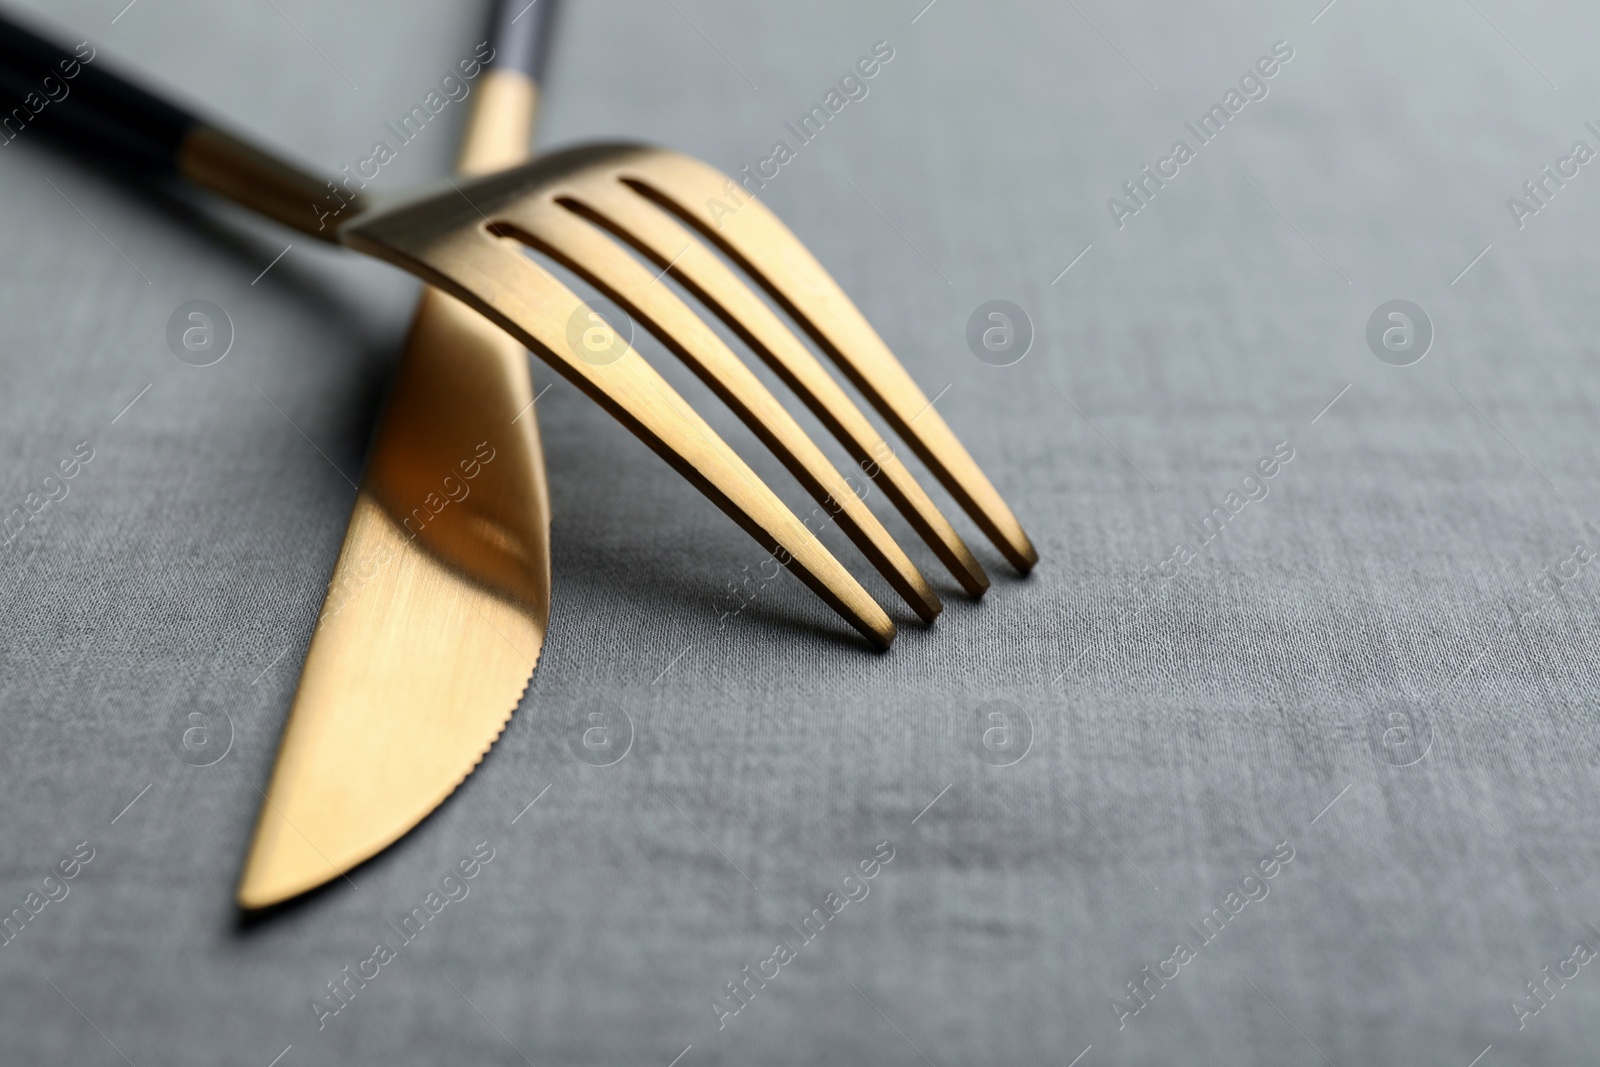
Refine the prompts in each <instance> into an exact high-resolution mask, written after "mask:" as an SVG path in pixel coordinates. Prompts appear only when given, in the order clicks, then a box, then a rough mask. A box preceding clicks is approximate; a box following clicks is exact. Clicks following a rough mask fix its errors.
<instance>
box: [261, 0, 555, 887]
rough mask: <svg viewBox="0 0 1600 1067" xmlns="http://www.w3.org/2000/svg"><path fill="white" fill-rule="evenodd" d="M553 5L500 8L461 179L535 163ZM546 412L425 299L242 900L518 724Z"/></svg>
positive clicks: (394, 830)
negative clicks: (541, 414) (541, 418)
mask: <svg viewBox="0 0 1600 1067" xmlns="http://www.w3.org/2000/svg"><path fill="white" fill-rule="evenodd" d="M554 5H555V0H536V3H535V4H532V5H526V6H524V5H523V4H520V3H516V2H514V0H500V2H498V3H497V4H496V9H495V16H494V22H493V25H494V32H493V33H492V35H491V42H492V45H493V47H494V48H495V53H494V55H493V58H492V59H491V60H490V62H489V65H488V66H487V67H486V69H485V70H484V71H483V72H482V74H481V76H480V78H479V79H478V84H477V85H476V86H475V87H474V89H473V92H474V94H475V95H476V97H477V99H476V101H475V102H474V104H473V107H472V111H471V117H470V118H469V120H468V125H467V131H466V136H465V141H464V144H463V147H462V151H461V156H460V160H459V163H458V170H459V171H461V172H462V173H464V174H477V173H484V172H487V171H493V170H498V169H501V168H504V167H508V166H512V165H514V164H516V163H519V162H522V161H524V160H525V159H526V158H527V157H528V155H529V148H528V146H529V142H530V140H531V137H532V129H533V124H534V115H535V112H536V110H537V103H538V92H539V90H538V75H539V73H540V70H539V68H540V65H541V62H542V57H543V54H544V45H545V43H546V42H547V40H548V27H549V24H550V14H551V8H553V7H554ZM519 8H520V12H518V11H517V9H519ZM519 23H522V24H520V25H519ZM536 419H537V416H536V414H535V411H534V396H533V392H532V383H531V380H530V376H529V371H528V359H527V354H526V353H525V352H524V350H523V349H522V346H521V345H519V344H517V343H516V342H515V341H513V340H511V338H509V337H508V336H507V335H506V334H504V333H503V332H502V331H500V330H498V329H496V328H495V327H494V326H492V325H491V324H490V323H488V322H487V321H486V320H485V319H483V318H482V317H481V316H480V315H478V314H477V313H476V312H474V311H472V310H471V309H469V308H467V307H466V306H465V305H464V304H461V303H459V302H457V301H456V300H455V299H453V298H451V297H449V296H446V295H445V294H443V293H441V292H438V291H437V290H433V289H425V290H424V291H423V294H422V297H421V300H420V303H419V305H418V308H417V312H416V315H415V318H414V319H413V322H412V326H411V332H410V334H409V336H408V338H407V342H406V347H405V353H404V355H403V357H402V360H401V364H400V368H399V370H398V372H397V374H396V377H395V381H394V384H393V386H392V389H391V393H390V397H389V400H388V404H387V406H386V409H385V411H384V413H383V416H382V419H381V421H380V423H379V427H378V431H377V433H376V435H375V437H374V440H373V445H372V452H371V458H370V459H369V460H368V465H367V469H366V472H365V474H364V475H363V478H362V483H361V487H360V489H359V491H358V492H357V495H356V502H355V507H354V510H353V512H352V514H351V518H350V525H349V527H348V528H347V530H346V532H345V539H344V544H343V546H342V547H341V548H340V551H339V558H338V562H337V563H336V564H335V565H334V572H333V577H332V579H331V580H330V581H329V585H328V594H327V596H326V598H325V599H324V601H323V606H322V611H321V613H320V615H319V618H318V622H317V626H316V629H315V631H314V633H313V635H312V639H311V644H310V648H309V649H308V651H307V653H306V659H305V665H304V667H303V668H302V670H301V675H300V684H299V688H298V689H297V691H296V693H295V698H294V702H293V704H292V706H291V708H290V712H289V719H288V724H287V726H286V727H285V730H284V734H283V740H282V743H281V746H280V748H279V753H278V759H277V763H276V765H275V766H274V768H273V772H272V776H271V780H270V783H269V785H268V787H267V789H266V791H265V792H264V793H263V795H262V799H263V803H262V807H261V814H260V817H259V820H258V822H257V825H256V831H255V837H254V840H253V842H252V844H251V847H250V851H249V854H248V856H247V858H246V861H245V865H244V870H243V872H242V874H241V877H240V881H239V887H238V892H237V900H238V903H239V905H240V906H241V907H243V908H246V909H257V908H264V907H269V906H271V905H274V904H278V903H281V902H283V901H285V900H288V899H290V898H292V897H295V896H298V895H299V894H301V893H303V892H305V891H307V890H309V889H312V888H315V887H316V886H318V885H321V884H323V883H324V882H327V881H329V880H331V879H334V878H337V877H339V876H341V875H344V874H346V872H348V871H349V870H351V869H352V868H353V867H355V866H357V865H358V864H360V863H362V862H363V861H365V860H367V859H370V858H371V857H372V856H374V855H376V854H377V853H379V852H381V851H382V850H383V849H385V848H387V847H388V846H389V845H390V844H392V843H394V842H395V841H396V840H398V839H399V838H400V837H402V836H404V835H405V834H406V833H407V832H408V831H409V830H411V829H412V828H413V827H414V826H416V825H417V824H418V823H419V822H421V821H422V820H423V819H424V818H426V817H427V815H428V814H429V813H430V812H432V811H433V810H434V809H435V808H436V807H438V806H439V804H440V803H442V802H443V801H444V799H445V798H446V797H448V796H449V795H450V794H451V793H452V792H454V791H455V789H456V788H457V787H458V786H459V785H460V784H461V783H462V782H463V781H464V780H465V779H466V777H467V775H469V774H471V773H472V771H473V770H474V769H475V768H476V767H477V765H478V763H479V762H480V761H481V760H482V759H483V757H484V755H485V754H486V753H487V752H488V750H489V748H490V746H492V745H493V744H494V742H495V740H496V739H497V738H498V737H499V736H500V733H501V731H502V730H503V729H504V728H505V725H506V723H507V722H508V721H509V720H510V718H511V714H512V712H513V711H514V710H515V709H516V707H517V704H518V703H519V702H520V701H521V699H522V696H523V693H524V692H525V690H526V688H527V685H528V682H529V679H530V678H531V677H532V674H533V669H534V666H535V664H536V663H537V661H538V658H539V651H540V648H541V647H542V645H543V643H544V637H545V632H546V628H547V626H548V622H549V617H550V503H549V492H548V487H547V485H546V481H545V468H544V456H543V453H542V451H541V448H540V442H539V433H538V425H537V421H536Z"/></svg>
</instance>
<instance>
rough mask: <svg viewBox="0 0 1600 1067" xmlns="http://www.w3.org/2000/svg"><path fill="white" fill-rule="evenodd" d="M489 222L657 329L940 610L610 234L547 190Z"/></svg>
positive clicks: (743, 372) (876, 525) (913, 592)
mask: <svg viewBox="0 0 1600 1067" xmlns="http://www.w3.org/2000/svg"><path fill="white" fill-rule="evenodd" d="M495 229H496V231H497V232H500V233H503V234H508V235H511V236H515V237H517V238H518V239H520V240H522V241H524V242H525V243H527V244H529V245H531V246H533V247H535V248H538V249H539V250H540V251H542V252H544V253H546V254H547V255H550V256H552V257H554V258H555V259H557V260H559V261H560V262H562V263H563V264H565V265H566V266H567V267H569V268H571V269H572V270H573V271H575V272H577V273H578V274H580V275H581V276H583V277H584V278H585V279H586V280H587V281H588V282H590V283H591V284H592V285H594V286H595V287H596V288H598V289H599V290H601V291H602V292H603V293H605V294H606V296H608V297H610V298H611V299H613V300H615V301H617V302H618V303H619V304H621V305H622V306H623V308H624V309H625V310H626V311H627V312H628V313H629V314H630V315H633V316H635V317H636V318H637V319H638V320H639V321H640V322H642V323H643V324H644V325H645V326H646V327H647V328H648V329H649V330H650V332H652V333H654V334H655V335H656V336H657V337H658V338H660V339H661V341H662V342H663V343H664V344H665V345H666V346H667V347H668V348H669V349H671V350H672V351H673V353H674V354H675V355H677V356H678V357H679V358H680V359H682V360H683V361H684V362H685V363H687V364H689V366H690V367H691V368H693V369H694V371H695V372H696V373H697V374H699V375H700V376H701V377H702V378H703V379H704V380H705V382H706V384H707V385H709V386H711V388H712V389H714V390H715V391H716V392H717V394H718V395H719V396H721V397H722V399H723V400H725V401H726V402H727V403H728V405H729V406H730V407H731V408H733V409H734V411H735V412H737V413H738V415H739V416H740V418H742V419H743V420H744V421H745V423H746V424H747V425H748V426H749V427H750V428H751V429H752V430H753V431H754V432H755V433H756V434H757V435H758V436H759V437H760V438H761V439H762V441H763V442H764V443H765V444H766V445H767V447H769V448H770V449H772V451H773V453H774V454H775V455H777V456H778V458H779V459H781V460H782V461H783V463H784V465H785V466H787V467H788V468H789V470H790V471H791V472H793V474H794V475H795V477H796V478H797V479H799V481H800V482H801V484H802V485H804V486H805V487H806V490H807V491H808V492H810V493H811V495H812V496H814V497H815V498H816V499H817V500H818V501H819V502H821V503H822V504H823V505H824V506H825V507H827V508H828V509H829V510H830V511H832V512H834V513H835V515H836V517H837V519H838V521H839V525H840V527H841V528H842V529H843V530H844V531H845V533H846V534H848V535H849V537H850V539H851V540H852V541H854V542H855V543H856V545H857V547H859V548H860V549H861V551H862V553H863V554H864V555H865V556H866V557H867V558H868V559H869V560H871V561H872V563H873V565H874V566H876V567H877V568H878V570H879V571H880V572H881V573H882V574H883V576H884V577H885V578H886V579H888V581H889V583H890V584H891V585H893V586H894V588H895V590H896V591H897V592H898V593H899V594H900V595H901V596H902V597H904V598H905V600H906V602H907V603H908V604H910V605H911V607H912V608H913V609H914V610H915V611H916V612H917V614H918V615H920V616H921V617H922V618H923V620H924V621H927V622H932V621H933V619H934V617H935V616H936V615H937V614H938V613H939V611H940V604H939V598H938V596H937V595H936V594H935V593H934V591H933V587H932V586H930V585H929V584H928V582H927V580H926V579H925V578H923V576H922V575H921V574H920V573H919V572H918V571H917V568H916V565H915V564H913V563H912V562H911V559H910V558H909V557H908V556H907V555H906V554H905V551H904V550H903V549H902V548H901V547H900V546H899V545H898V544H897V543H896V542H895V541H894V539H893V538H892V537H890V536H889V532H888V531H887V530H885V529H884V528H883V525H882V524H881V523H880V522H879V521H878V519H877V517H876V516H875V515H873V513H872V511H871V509H869V508H868V507H867V506H866V505H865V504H864V503H862V501H861V498H860V497H859V496H858V495H857V493H856V491H855V490H854V489H852V488H851V487H850V485H849V484H848V483H847V482H846V481H845V480H844V478H843V477H841V476H840V474H839V472H838V471H837V470H836V469H835V468H834V466H833V464H832V463H831V462H830V461H829V460H828V458H827V456H825V455H824V454H823V453H822V450H821V449H819V448H818V447H817V445H816V443H815V442H814V441H812V440H811V438H810V437H809V436H807V434H806V432H805V431H804V430H803V429H801V428H800V425H799V423H797V422H795V420H794V417H793V416H792V415H790V414H789V412H788V411H787V409H785V408H784V407H783V405H782V404H780V403H778V401H777V399H776V398H775V397H774V396H773V395H772V393H771V392H770V391H768V389H767V388H766V386H764V385H763V384H762V383H761V381H760V379H758V378H757V377H756V376H755V375H754V374H753V373H752V372H751V371H750V368H749V367H747V366H745V364H744V362H743V361H742V360H741V359H740V358H739V357H738V356H737V355H735V354H734V352H733V351H732V350H731V349H730V348H728V346H727V345H726V344H724V343H723V342H722V339H721V338H719V337H718V336H717V335H716V334H715V333H714V332H713V331H712V330H711V328H710V327H709V326H708V325H707V324H706V323H705V321H704V320H702V319H701V318H700V317H699V316H698V315H696V314H695V313H694V311H692V310H691V309H690V308H689V307H688V305H686V304H684V302H683V301H682V300H680V299H679V298H678V297H677V296H676V295H675V294H674V293H673V292H672V291H671V290H670V289H668V288H667V287H666V286H665V285H662V284H660V282H659V279H658V278H656V277H652V276H651V273H650V271H648V270H646V269H645V268H644V267H643V266H641V265H640V263H639V262H638V260H636V259H635V258H634V257H633V256H631V255H629V254H628V253H627V252H626V251H625V250H624V249H623V248H622V246H621V245H619V244H618V243H617V242H616V241H615V240H614V239H613V238H612V237H611V236H610V235H609V234H607V233H606V232H605V231H604V230H601V229H600V228H598V227H597V226H595V225H593V224H591V223H590V222H588V221H586V220H584V219H582V218H580V217H579V216H578V215H576V214H574V213H572V212H571V211H569V210H567V209H566V208H564V207H561V206H560V205H559V204H557V203H555V202H554V200H553V199H550V198H547V197H545V196H539V197H530V198H527V199H524V200H521V201H519V202H517V203H514V204H510V205H507V206H506V207H504V208H502V209H501V210H500V211H499V212H498V213H497V214H496V216H495ZM695 251H699V252H700V253H701V254H702V255H707V256H709V255H710V252H709V251H708V250H707V249H706V248H705V247H704V246H703V245H701V244H700V242H699V241H698V240H697V239H691V242H690V246H688V247H686V248H685V249H684V250H683V252H682V255H683V256H684V258H687V257H689V256H690V255H692V254H693V253H694V252H695ZM663 273H665V272H663Z"/></svg>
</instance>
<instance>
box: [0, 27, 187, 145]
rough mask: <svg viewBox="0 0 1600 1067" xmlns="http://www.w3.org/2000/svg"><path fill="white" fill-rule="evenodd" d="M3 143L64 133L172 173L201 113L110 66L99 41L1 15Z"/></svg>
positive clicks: (79, 142)
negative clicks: (58, 34) (37, 29)
mask: <svg viewBox="0 0 1600 1067" xmlns="http://www.w3.org/2000/svg"><path fill="white" fill-rule="evenodd" d="M0 110H3V112H4V115H3V118H0V147H4V146H5V145H9V144H10V143H11V142H12V141H14V140H16V139H17V138H19V137H22V136H26V135H35V134H37V135H39V136H44V137H50V138H52V139H54V140H58V141H64V142H67V143H69V144H71V145H74V146H76V147H78V148H83V149H87V150H89V151H92V152H93V153H95V154H96V155H98V156H101V157H102V158H106V159H108V160H109V161H110V162H112V163H114V164H117V165H121V166H125V167H132V168H134V169H136V170H138V171H141V172H144V173H154V174H163V173H171V172H172V171H173V170H174V169H175V168H176V163H177V158H178V150H179V148H180V147H181V146H182V144H183V141H184V138H185V137H187V136H188V135H189V132H190V131H191V130H192V129H194V127H195V126H196V125H197V124H198V120H197V119H196V118H195V117H194V116H193V115H191V114H189V113H188V112H187V111H184V110H183V109H182V108H179V107H175V106H173V105H172V104H169V103H167V102H166V101H165V100H162V99H160V98H159V97H156V96H152V95H151V94H150V93H147V92H145V91H144V90H143V89H140V88H139V87H137V86H135V85H133V84H132V83H130V82H127V81H125V80H123V79H122V78H119V77H118V76H117V75H115V74H113V73H112V72H111V71H110V70H108V69H106V65H105V60H103V59H101V58H100V57H99V56H98V55H96V53H95V49H94V46H93V45H91V44H89V42H87V41H84V42H82V43H80V44H78V45H76V46H74V47H72V48H65V47H62V46H60V45H57V44H56V43H55V42H53V41H49V40H46V39H45V38H43V37H40V36H39V35H38V34H36V33H34V32H33V31H31V30H29V29H27V28H25V27H23V26H21V25H18V24H17V23H16V22H14V21H12V20H11V19H9V18H7V17H6V16H4V15H0Z"/></svg>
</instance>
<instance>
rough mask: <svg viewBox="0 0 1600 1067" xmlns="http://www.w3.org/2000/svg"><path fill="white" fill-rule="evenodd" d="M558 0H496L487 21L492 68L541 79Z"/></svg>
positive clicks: (535, 82) (536, 79)
mask: <svg viewBox="0 0 1600 1067" xmlns="http://www.w3.org/2000/svg"><path fill="white" fill-rule="evenodd" d="M556 7H557V0H531V2H530V0H495V5H494V13H493V14H492V16H491V17H490V23H489V44H490V45H491V46H492V47H493V48H494V50H495V54H494V59H493V60H491V61H490V63H489V67H490V69H491V70H514V71H516V72H517V73H519V74H525V75H527V76H528V77H529V78H531V79H532V80H533V83H534V84H535V85H541V84H543V82H544V71H545V65H546V63H548V62H549V58H550V40H551V38H552V37H553V36H554V34H555V29H554V27H555V9H556Z"/></svg>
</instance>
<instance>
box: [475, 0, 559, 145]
mask: <svg viewBox="0 0 1600 1067" xmlns="http://www.w3.org/2000/svg"><path fill="white" fill-rule="evenodd" d="M556 3H557V0H532V2H529V0H495V4H494V10H493V13H492V15H491V17H490V24H489V25H490V29H489V42H488V43H489V45H490V47H491V48H493V50H494V51H493V58H491V59H490V60H489V61H488V64H487V69H486V70H485V71H484V73H483V76H482V77H481V78H480V79H479V81H478V85H477V88H476V90H475V94H476V100H475V101H474V102H473V105H472V112H471V117H470V118H468V120H467V129H466V132H465V134H464V136H463V138H462V142H461V154H460V156H459V158H458V159H457V162H456V169H457V170H458V171H460V172H461V173H462V174H469V175H470V174H488V173H491V172H493V171H497V170H504V169H505V168H506V167H513V166H516V165H517V164H518V163H522V162H524V161H526V160H527V158H528V156H529V154H530V151H531V148H530V142H531V141H532V140H533V130H534V124H535V118H536V116H537V114H538V110H539V86H540V83H541V82H542V81H543V78H544V69H545V64H546V62H547V61H548V59H549V45H550V40H551V37H552V36H553V23H554V16H555V8H556Z"/></svg>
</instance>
